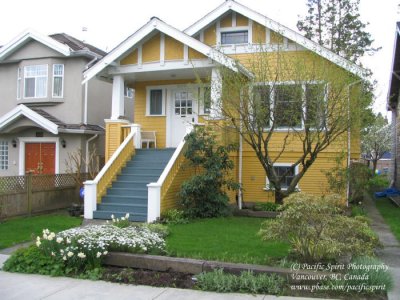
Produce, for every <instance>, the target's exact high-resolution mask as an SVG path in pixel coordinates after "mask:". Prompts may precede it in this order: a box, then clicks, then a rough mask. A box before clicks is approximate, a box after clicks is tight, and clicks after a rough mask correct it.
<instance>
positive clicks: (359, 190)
mask: <svg viewBox="0 0 400 300" xmlns="http://www.w3.org/2000/svg"><path fill="white" fill-rule="evenodd" d="M349 172H350V201H351V202H355V203H357V202H360V201H362V200H363V194H364V191H365V189H366V188H368V182H369V180H370V178H371V177H372V171H371V170H370V169H369V168H368V166H366V165H364V164H361V163H353V164H352V165H351V167H350V170H349Z"/></svg>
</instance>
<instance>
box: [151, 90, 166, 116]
mask: <svg viewBox="0 0 400 300" xmlns="http://www.w3.org/2000/svg"><path fill="white" fill-rule="evenodd" d="M162 98H163V92H162V90H151V91H150V109H149V113H150V115H156V116H157V115H162V113H163V109H162V106H163V99H162Z"/></svg>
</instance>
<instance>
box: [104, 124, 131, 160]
mask: <svg viewBox="0 0 400 300" xmlns="http://www.w3.org/2000/svg"><path fill="white" fill-rule="evenodd" d="M123 125H127V124H124V123H121V122H116V123H111V122H107V123H106V149H105V160H106V162H107V161H108V160H109V158H110V157H111V155H113V153H114V152H115V150H117V149H118V147H119V145H121V143H122V141H123V136H122V133H123V131H122V130H121V127H122V126H123Z"/></svg>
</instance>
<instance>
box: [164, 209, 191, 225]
mask: <svg viewBox="0 0 400 300" xmlns="http://www.w3.org/2000/svg"><path fill="white" fill-rule="evenodd" d="M188 222H189V220H188V219H187V218H186V217H185V213H184V211H183V210H179V209H168V210H167V211H165V212H163V213H162V214H161V223H163V224H187V223H188Z"/></svg>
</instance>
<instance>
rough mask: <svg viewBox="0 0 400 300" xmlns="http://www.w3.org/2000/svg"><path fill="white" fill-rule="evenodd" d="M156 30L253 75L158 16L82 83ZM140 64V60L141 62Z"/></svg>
mask: <svg viewBox="0 0 400 300" xmlns="http://www.w3.org/2000/svg"><path fill="white" fill-rule="evenodd" d="M154 30H158V31H160V32H161V33H164V34H166V35H168V36H170V37H172V38H174V39H176V40H177V41H179V42H181V43H182V44H184V45H188V46H190V47H191V48H193V49H194V50H196V51H198V52H200V53H201V54H203V55H205V56H207V57H209V58H211V59H213V60H214V61H216V62H218V63H219V64H221V65H223V66H225V67H228V68H230V69H231V70H233V71H235V72H238V71H240V72H242V73H244V74H245V75H247V76H249V77H252V76H253V75H252V74H251V72H249V71H248V70H246V69H245V68H244V67H243V66H241V65H238V64H237V63H236V62H235V61H234V60H233V59H232V58H230V57H227V56H226V55H224V54H223V53H221V52H219V51H218V50H215V49H213V48H212V47H210V46H208V45H206V44H204V43H202V42H200V41H199V40H196V39H195V38H193V37H191V36H189V35H187V34H185V33H184V32H182V31H180V30H178V29H176V28H174V27H172V26H170V25H168V24H167V23H165V22H163V21H161V20H160V19H158V18H152V19H151V20H150V21H149V22H147V23H146V24H145V25H144V26H143V27H141V28H140V29H139V30H138V31H136V32H135V33H134V34H132V35H131V36H129V37H128V38H127V39H126V40H125V41H123V42H122V43H121V44H119V45H118V46H117V47H116V48H114V49H113V50H112V51H111V52H110V53H109V54H108V55H106V56H105V57H103V59H101V60H100V61H99V62H97V63H96V64H95V65H94V66H93V67H91V68H90V69H89V70H87V71H85V72H84V73H83V77H84V79H83V81H82V84H84V83H85V82H87V81H89V80H90V79H92V78H93V77H94V76H96V75H97V74H99V73H100V72H101V71H103V70H104V69H105V68H106V67H108V66H109V65H111V64H113V63H114V62H116V61H118V59H119V58H120V57H121V56H123V55H124V54H125V53H126V52H127V51H129V50H131V49H132V48H134V47H135V46H137V45H138V44H139V43H141V41H142V40H143V39H144V38H146V37H147V36H148V35H149V34H151V33H152V32H153V31H154ZM139 65H140V62H139Z"/></svg>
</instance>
